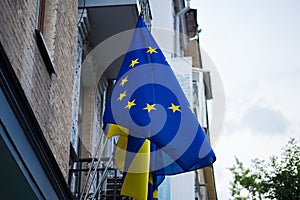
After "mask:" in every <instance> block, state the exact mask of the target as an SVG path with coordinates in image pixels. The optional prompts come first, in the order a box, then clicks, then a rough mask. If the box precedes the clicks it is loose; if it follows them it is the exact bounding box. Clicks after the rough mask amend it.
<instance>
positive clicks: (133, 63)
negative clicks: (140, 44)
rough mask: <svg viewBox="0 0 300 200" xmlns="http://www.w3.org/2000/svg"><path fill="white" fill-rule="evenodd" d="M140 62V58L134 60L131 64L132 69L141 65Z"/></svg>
mask: <svg viewBox="0 0 300 200" xmlns="http://www.w3.org/2000/svg"><path fill="white" fill-rule="evenodd" d="M138 60H139V59H138V58H137V59H135V60H132V61H131V64H130V65H129V66H130V67H134V65H136V64H139V62H138Z"/></svg>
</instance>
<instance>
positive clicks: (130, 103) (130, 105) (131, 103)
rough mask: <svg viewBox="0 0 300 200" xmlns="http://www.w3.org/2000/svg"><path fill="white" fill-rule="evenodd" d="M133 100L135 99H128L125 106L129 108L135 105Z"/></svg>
mask: <svg viewBox="0 0 300 200" xmlns="http://www.w3.org/2000/svg"><path fill="white" fill-rule="evenodd" d="M134 102H135V99H134V100H132V101H128V103H127V106H126V107H125V108H128V110H130V108H131V107H132V106H135V105H136V104H135V103H134Z"/></svg>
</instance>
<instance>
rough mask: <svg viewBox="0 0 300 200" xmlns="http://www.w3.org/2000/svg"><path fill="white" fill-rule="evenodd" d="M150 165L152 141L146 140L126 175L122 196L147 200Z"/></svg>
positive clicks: (136, 199)
mask: <svg viewBox="0 0 300 200" xmlns="http://www.w3.org/2000/svg"><path fill="white" fill-rule="evenodd" d="M149 164H150V141H149V140H145V142H144V144H143V145H142V147H141V148H140V150H139V151H138V153H137V154H136V156H135V158H134V159H133V161H132V163H131V165H130V167H129V170H128V172H127V173H126V176H125V178H124V181H123V185H122V189H121V195H126V196H130V197H133V198H134V199H135V200H146V199H147V195H148V181H149V172H148V171H149ZM136 172H137V173H136Z"/></svg>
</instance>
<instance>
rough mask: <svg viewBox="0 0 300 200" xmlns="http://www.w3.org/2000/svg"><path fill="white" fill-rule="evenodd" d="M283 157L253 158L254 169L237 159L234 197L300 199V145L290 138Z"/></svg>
mask: <svg viewBox="0 0 300 200" xmlns="http://www.w3.org/2000/svg"><path fill="white" fill-rule="evenodd" d="M282 150H283V152H282V154H281V157H280V158H278V157H276V156H272V157H270V161H269V162H268V163H267V162H265V161H264V160H259V159H255V160H252V164H251V167H250V168H245V167H244V165H243V163H242V162H241V161H239V160H238V158H235V160H236V163H235V164H234V165H233V166H232V167H230V168H229V170H230V171H231V173H232V174H233V181H232V182H231V183H230V184H231V187H230V191H231V195H232V197H233V199H234V200H248V199H252V200H262V199H277V200H300V146H299V145H297V143H296V141H295V139H290V140H289V142H288V144H287V145H286V146H285V147H284V148H283V149H282Z"/></svg>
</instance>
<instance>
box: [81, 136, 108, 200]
mask: <svg viewBox="0 0 300 200" xmlns="http://www.w3.org/2000/svg"><path fill="white" fill-rule="evenodd" d="M107 141H108V139H107V137H105V141H104V145H103V147H102V148H101V150H100V153H99V159H98V161H97V164H96V167H95V169H94V171H93V172H94V173H93V177H92V181H91V182H93V180H94V178H95V174H96V173H95V172H96V171H97V168H98V166H99V164H100V160H101V155H102V154H103V151H104V149H105V146H106V143H107ZM100 144H101V140H99V143H98V147H97V150H98V149H99V148H100ZM96 156H97V151H96V154H95V156H94V157H93V160H92V162H91V166H90V168H89V172H88V174H87V179H86V181H85V183H84V186H83V188H82V190H81V194H80V198H79V199H82V198H83V193H84V190H85V188H86V186H87V184H88V181H89V178H90V175H91V171H92V167H93V163H94V162H95V159H96ZM90 188H91V185H89V187H88V190H87V191H89V190H90ZM86 197H87V192H86V194H85V197H84V199H86Z"/></svg>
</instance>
